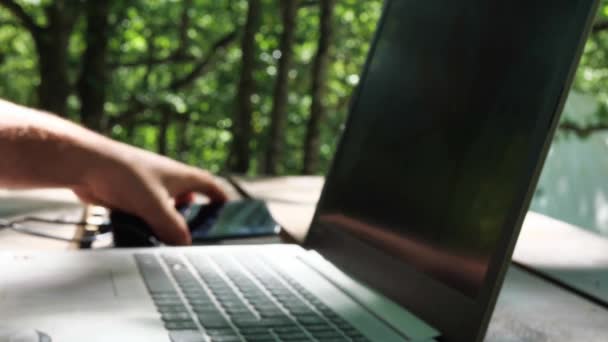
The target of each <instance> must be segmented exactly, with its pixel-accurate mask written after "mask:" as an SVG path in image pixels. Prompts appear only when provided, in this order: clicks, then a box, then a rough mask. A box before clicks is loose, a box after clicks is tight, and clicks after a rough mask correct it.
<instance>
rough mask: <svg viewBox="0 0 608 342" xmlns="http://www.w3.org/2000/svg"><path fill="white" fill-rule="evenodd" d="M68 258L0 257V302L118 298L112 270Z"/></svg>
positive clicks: (35, 256)
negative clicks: (0, 274)
mask: <svg viewBox="0 0 608 342" xmlns="http://www.w3.org/2000/svg"><path fill="white" fill-rule="evenodd" d="M70 259H71V260H69V261H68V260H65V259H63V258H62V257H58V258H44V257H42V256H41V255H40V256H38V255H35V254H34V255H23V254H22V255H13V256H10V257H4V258H2V260H1V261H0V269H1V270H2V279H1V280H0V300H5V299H9V298H10V299H11V300H16V299H19V300H26V301H27V300H30V299H31V300H43V299H45V298H54V299H58V298H61V299H62V300H70V301H72V300H73V301H88V300H100V299H111V298H113V297H115V296H116V295H117V292H116V287H115V286H114V282H113V273H112V268H111V267H103V266H102V265H98V264H97V265H95V264H91V262H90V261H88V260H78V259H76V258H70ZM84 259H87V258H84ZM66 261H67V262H66ZM80 261H82V262H80Z"/></svg>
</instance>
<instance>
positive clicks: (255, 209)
mask: <svg viewBox="0 0 608 342" xmlns="http://www.w3.org/2000/svg"><path fill="white" fill-rule="evenodd" d="M178 209H179V211H180V212H181V213H182V215H184V217H185V218H186V221H187V222H188V227H189V228H190V233H191V234H192V241H193V243H196V242H197V241H200V242H206V241H210V240H224V239H235V238H249V237H258V236H270V235H276V234H278V233H279V231H280V226H279V224H278V223H277V222H276V221H275V220H274V219H273V218H272V215H271V214H270V211H269V210H268V207H267V206H266V203H264V202H263V201H260V200H254V199H247V200H240V201H232V202H226V203H222V204H217V203H210V204H203V205H200V204H194V205H189V206H186V208H184V209H181V208H178Z"/></svg>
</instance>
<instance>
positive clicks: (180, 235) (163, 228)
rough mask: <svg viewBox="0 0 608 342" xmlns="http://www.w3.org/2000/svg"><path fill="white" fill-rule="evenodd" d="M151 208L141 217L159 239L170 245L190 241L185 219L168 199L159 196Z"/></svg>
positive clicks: (189, 242) (183, 243) (188, 242)
mask: <svg viewBox="0 0 608 342" xmlns="http://www.w3.org/2000/svg"><path fill="white" fill-rule="evenodd" d="M151 209H152V210H150V211H148V212H146V213H145V215H144V216H143V217H145V221H146V223H148V225H150V227H151V228H152V230H153V231H154V233H155V235H156V236H157V237H158V238H159V239H160V240H161V241H163V242H165V243H167V244H170V245H190V244H191V243H192V238H191V237H190V232H189V230H188V225H187V224H186V221H185V220H184V218H183V217H182V215H180V214H179V213H178V212H177V210H175V208H174V207H173V206H172V205H171V203H170V201H168V200H165V199H162V198H159V199H158V200H157V201H156V203H155V205H154V207H153V208H151Z"/></svg>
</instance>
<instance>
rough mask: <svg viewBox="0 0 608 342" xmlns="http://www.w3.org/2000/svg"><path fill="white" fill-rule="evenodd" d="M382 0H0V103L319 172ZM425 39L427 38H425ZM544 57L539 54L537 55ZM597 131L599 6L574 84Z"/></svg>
mask: <svg viewBox="0 0 608 342" xmlns="http://www.w3.org/2000/svg"><path fill="white" fill-rule="evenodd" d="M381 9H382V0H133V1H118V0H106V1H78V0H0V75H2V77H1V78H0V97H2V98H6V99H9V100H12V101H14V102H17V103H21V104H25V105H28V106H34V107H38V108H41V109H45V110H48V111H51V112H54V113H56V114H58V115H61V116H64V117H68V118H70V119H72V120H75V121H78V122H81V123H82V124H83V125H85V126H87V127H90V128H91V129H94V130H97V131H99V132H101V133H103V134H105V135H108V136H111V137H113V138H115V139H119V140H122V141H125V142H127V143H130V144H134V145H137V146H140V147H144V148H146V149H150V150H153V151H156V152H158V153H161V154H164V155H168V156H170V157H172V158H175V159H178V160H181V161H185V162H187V163H190V164H193V165H198V166H201V167H204V168H207V169H209V170H211V171H213V172H222V171H230V172H238V173H249V174H300V173H304V174H315V173H321V172H323V171H325V170H326V169H327V167H328V164H329V161H330V159H331V156H332V153H333V150H334V148H335V145H336V140H337V138H338V137H339V133H340V131H341V129H342V128H343V121H344V118H345V115H346V112H347V108H348V104H349V101H350V98H351V93H352V90H353V88H354V87H355V86H356V85H357V83H358V81H359V74H360V72H361V68H362V66H363V63H364V60H365V56H366V52H367V50H368V47H369V43H370V41H371V39H372V37H373V33H374V30H375V26H376V23H377V20H378V18H379V16H380V12H381ZM429 39H432V38H431V37H430V38H429ZM547 58H551V56H547ZM574 89H575V91H578V92H581V93H586V94H591V101H597V103H598V105H597V106H594V107H593V108H594V109H593V113H592V115H591V116H587V117H586V119H585V120H582V121H581V120H576V119H573V117H572V116H571V115H570V116H566V117H565V118H564V120H563V122H562V125H561V126H560V132H561V133H560V135H558V137H559V136H561V137H564V136H566V137H574V139H583V138H586V137H588V136H590V135H592V134H593V133H594V132H599V131H604V130H607V129H608V0H602V5H601V8H600V12H599V14H598V18H597V20H596V23H595V25H594V27H593V32H592V35H591V38H590V40H589V42H588V44H587V46H586V49H585V54H584V56H583V61H582V64H581V66H580V68H579V72H578V74H577V77H576V81H575V86H574Z"/></svg>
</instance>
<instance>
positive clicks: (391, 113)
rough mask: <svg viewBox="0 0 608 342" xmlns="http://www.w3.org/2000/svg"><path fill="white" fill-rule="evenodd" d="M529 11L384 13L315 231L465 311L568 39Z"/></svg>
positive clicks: (570, 55)
mask: <svg viewBox="0 0 608 342" xmlns="http://www.w3.org/2000/svg"><path fill="white" fill-rule="evenodd" d="M548 3H549V4H550V5H549V7H551V9H550V10H548V9H547V6H545V5H547V4H548ZM540 4H541V1H532V2H519V5H514V4H513V3H512V2H510V1H483V0H477V1H466V5H465V4H464V3H462V2H460V1H437V0H433V1H407V0H397V1H391V2H390V5H389V7H388V8H387V10H386V13H385V16H384V18H383V22H382V24H381V25H380V27H379V32H378V33H377V37H376V43H375V47H374V48H373V49H372V52H371V55H370V57H369V60H368V65H367V71H366V74H365V75H364V78H363V79H362V84H361V85H360V88H359V90H358V91H359V93H358V95H357V97H356V98H355V100H354V102H353V106H352V108H351V113H350V118H349V122H348V124H347V129H346V132H345V134H344V136H343V140H342V142H341V145H340V148H339V152H338V153H337V156H336V159H335V160H334V165H333V169H332V171H331V173H330V176H329V178H328V180H327V184H326V187H325V189H324V193H323V197H322V199H321V202H320V205H319V207H318V211H317V216H316V220H317V222H318V223H320V224H323V225H324V226H326V227H333V229H336V228H337V229H338V230H341V231H344V232H347V233H348V234H349V235H351V236H354V237H356V238H357V239H359V240H361V241H364V242H365V243H368V244H371V245H374V246H376V247H378V248H379V249H381V250H382V251H384V252H386V253H387V254H390V255H391V256H392V257H393V259H397V260H399V261H401V262H403V263H404V264H407V265H409V266H411V267H413V268H414V269H416V270H418V271H420V272H423V273H424V274H426V275H428V276H429V277H431V278H433V279H435V280H437V281H439V282H441V283H443V284H445V285H448V286H449V287H451V288H453V289H456V290H457V291H459V292H461V293H463V294H465V295H466V296H468V297H470V298H475V297H476V296H477V295H478V294H479V291H480V289H481V287H482V285H483V283H484V278H485V276H486V273H487V271H488V267H489V264H490V260H491V257H492V256H493V253H494V252H495V250H496V249H497V247H498V246H499V244H500V242H499V240H500V238H501V237H502V235H501V232H502V231H503V228H504V226H505V224H506V222H507V220H508V215H509V214H511V215H513V213H512V210H511V209H512V208H514V206H517V205H521V203H522V202H523V201H524V199H523V198H521V197H522V196H521V193H522V190H521V189H522V185H526V184H529V182H530V178H531V174H530V169H531V166H530V165H531V163H537V162H538V160H539V158H540V156H539V155H540V152H539V151H540V148H541V147H540V146H538V145H542V143H541V144H539V143H538V141H539V140H538V137H535V134H538V132H539V131H538V127H539V125H540V126H541V127H544V128H541V131H544V133H543V134H545V135H546V134H548V131H549V125H550V122H551V118H552V117H553V115H554V114H555V113H554V112H555V110H556V107H557V104H558V100H559V98H560V95H561V93H562V89H563V87H564V84H565V81H566V79H567V74H568V71H569V69H570V66H571V64H572V60H573V59H574V55H575V50H576V42H578V40H579V37H580V34H581V30H582V27H578V26H582V25H581V22H580V17H578V18H577V17H576V16H573V15H572V13H571V11H572V10H574V9H576V7H577V6H576V5H574V4H573V2H572V1H557V2H555V3H554V2H547V1H545V2H544V5H542V6H541V5H540ZM524 7H525V10H521V11H520V9H522V8H524ZM547 11H549V12H547ZM579 14H580V12H579ZM574 26H576V28H575V27H574ZM563 42H569V43H568V44H565V45H563ZM541 138H542V139H541V140H540V141H541V142H542V141H544V137H541ZM533 151H536V152H533ZM532 165H534V164H532ZM345 253H348V252H345ZM353 253H354V254H356V251H353ZM356 257H357V255H353V258H356ZM387 271H389V272H390V270H387Z"/></svg>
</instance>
